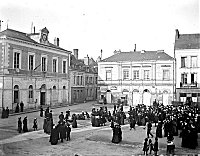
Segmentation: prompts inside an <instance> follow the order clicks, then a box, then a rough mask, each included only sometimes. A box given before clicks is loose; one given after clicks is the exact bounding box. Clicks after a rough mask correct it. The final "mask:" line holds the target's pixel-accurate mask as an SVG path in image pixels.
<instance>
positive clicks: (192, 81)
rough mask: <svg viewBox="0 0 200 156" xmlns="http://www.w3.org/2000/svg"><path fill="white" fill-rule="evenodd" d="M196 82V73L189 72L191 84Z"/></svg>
mask: <svg viewBox="0 0 200 156" xmlns="http://www.w3.org/2000/svg"><path fill="white" fill-rule="evenodd" d="M196 82H197V74H196V73H192V74H191V84H195V83H196Z"/></svg>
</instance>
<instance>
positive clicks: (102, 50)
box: [101, 49, 103, 60]
mask: <svg viewBox="0 0 200 156" xmlns="http://www.w3.org/2000/svg"><path fill="white" fill-rule="evenodd" d="M102 53H103V50H102V49H101V60H102Z"/></svg>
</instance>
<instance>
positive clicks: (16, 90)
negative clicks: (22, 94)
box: [14, 85, 19, 103]
mask: <svg viewBox="0 0 200 156" xmlns="http://www.w3.org/2000/svg"><path fill="white" fill-rule="evenodd" d="M14 103H19V86H18V85H15V86H14Z"/></svg>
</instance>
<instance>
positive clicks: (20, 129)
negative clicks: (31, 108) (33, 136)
mask: <svg viewBox="0 0 200 156" xmlns="http://www.w3.org/2000/svg"><path fill="white" fill-rule="evenodd" d="M17 127H18V128H17V130H18V132H19V133H21V132H22V121H21V117H19V118H18V125H17Z"/></svg>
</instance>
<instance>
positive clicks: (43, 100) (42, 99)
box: [40, 92, 46, 105]
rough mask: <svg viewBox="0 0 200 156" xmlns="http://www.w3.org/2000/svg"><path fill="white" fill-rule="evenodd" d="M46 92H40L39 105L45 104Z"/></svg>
mask: <svg viewBox="0 0 200 156" xmlns="http://www.w3.org/2000/svg"><path fill="white" fill-rule="evenodd" d="M45 95H46V92H40V105H45V98H46V96H45Z"/></svg>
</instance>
